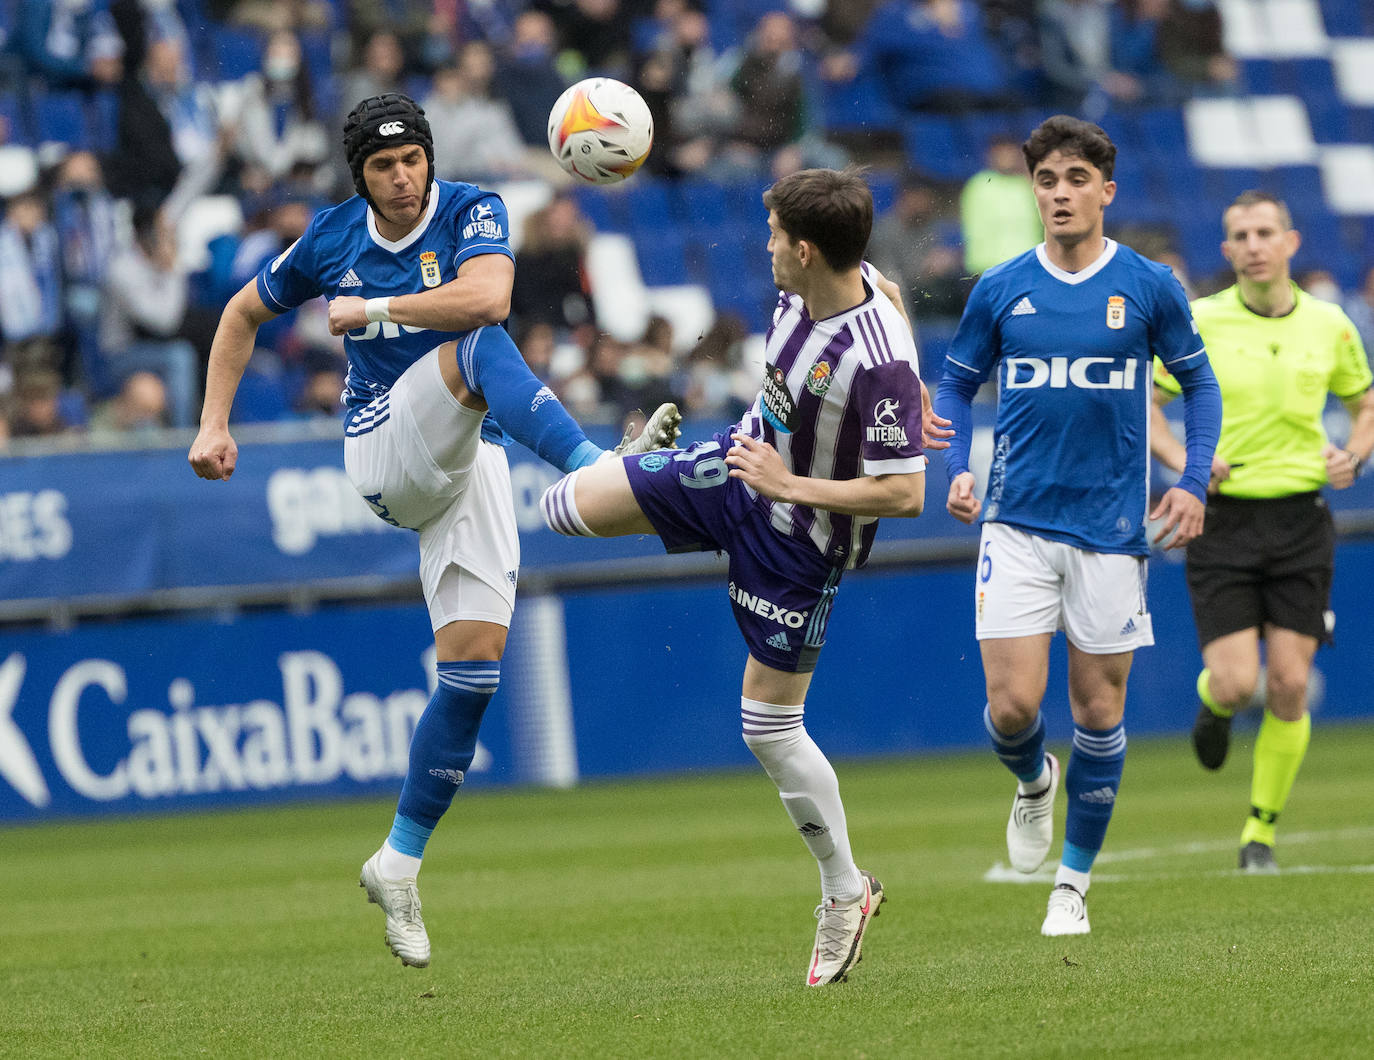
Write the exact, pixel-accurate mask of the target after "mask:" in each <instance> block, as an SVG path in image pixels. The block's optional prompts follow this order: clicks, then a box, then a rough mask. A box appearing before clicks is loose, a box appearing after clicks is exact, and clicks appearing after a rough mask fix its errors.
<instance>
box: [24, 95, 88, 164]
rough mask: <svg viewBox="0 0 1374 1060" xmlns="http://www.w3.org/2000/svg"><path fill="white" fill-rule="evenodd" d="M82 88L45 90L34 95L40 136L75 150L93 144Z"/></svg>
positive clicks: (82, 149)
mask: <svg viewBox="0 0 1374 1060" xmlns="http://www.w3.org/2000/svg"><path fill="white" fill-rule="evenodd" d="M82 104H83V100H82V95H81V93H80V92H44V93H41V94H38V95H35V96H34V100H33V106H34V116H35V120H36V122H37V126H38V130H37V139H38V141H39V142H40V143H41V142H43V141H46V140H55V141H58V142H59V143H64V144H68V145H69V146H70V147H71V148H72V149H73V150H77V151H84V150H87V149H89V148H90V146H91V141H90V134H89V131H88V129H87V125H86V112H85V108H84V107H83V105H82Z"/></svg>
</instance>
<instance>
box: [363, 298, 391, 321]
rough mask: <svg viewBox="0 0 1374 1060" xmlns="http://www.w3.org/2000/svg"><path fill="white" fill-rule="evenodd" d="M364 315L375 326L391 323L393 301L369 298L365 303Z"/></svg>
mask: <svg viewBox="0 0 1374 1060" xmlns="http://www.w3.org/2000/svg"><path fill="white" fill-rule="evenodd" d="M363 315H364V316H365V317H367V319H368V320H369V321H371V322H372V323H374V324H377V323H381V324H390V323H391V299H390V298H389V297H388V298H369V299H368V300H367V301H366V302H364V303H363Z"/></svg>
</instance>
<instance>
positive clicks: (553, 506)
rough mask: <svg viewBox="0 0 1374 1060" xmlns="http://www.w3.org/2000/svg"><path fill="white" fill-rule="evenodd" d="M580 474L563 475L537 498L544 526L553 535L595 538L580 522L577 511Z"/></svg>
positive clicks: (580, 516) (580, 517) (583, 523)
mask: <svg viewBox="0 0 1374 1060" xmlns="http://www.w3.org/2000/svg"><path fill="white" fill-rule="evenodd" d="M579 472H580V469H579V470H578V471H574V472H572V474H570V475H565V476H564V477H563V478H561V479H559V480H558V481H557V482H555V483H554V484H553V485H552V486H550V487H549V488H548V489H546V490H545V491H544V495H543V496H542V497H540V498H539V511H540V514H542V515H543V516H544V525H546V526H547V527H548V528H549V529H550V530H553V531H554V532H555V533H559V534H563V535H564V536H566V537H596V536H598V535H596V534H594V533H592V531H591V529H590V528H589V527H588V526H587V524H586V523H585V522H583V520H582V515H581V513H580V512H578V510H577V476H578V474H579Z"/></svg>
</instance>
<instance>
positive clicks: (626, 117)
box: [549, 77, 654, 184]
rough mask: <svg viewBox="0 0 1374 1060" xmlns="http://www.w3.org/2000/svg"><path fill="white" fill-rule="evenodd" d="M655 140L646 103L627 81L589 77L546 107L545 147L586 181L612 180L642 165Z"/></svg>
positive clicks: (563, 165)
mask: <svg viewBox="0 0 1374 1060" xmlns="http://www.w3.org/2000/svg"><path fill="white" fill-rule="evenodd" d="M653 144H654V119H653V116H652V115H651V114H650V113H649V105H648V104H647V103H645V102H644V99H643V97H642V96H640V94H639V93H638V92H636V91H635V90H634V89H633V88H631V87H630V86H629V85H627V84H624V83H623V82H621V81H616V80H614V79H613V78H609V77H589V78H587V79H586V80H585V81H579V82H577V84H575V85H573V86H571V87H570V88H569V89H568V90H567V91H566V92H564V93H563V94H562V95H561V96H559V97H558V102H557V103H555V104H554V105H553V110H551V111H549V150H550V151H552V152H553V156H554V158H556V159H558V164H559V165H560V166H562V167H563V168H564V169H565V170H567V171H568V172H569V173H571V174H572V175H573V176H574V177H575V178H576V179H578V180H580V181H582V182H583V183H586V184H615V183H617V182H618V181H622V180H624V179H625V178H626V177H628V176H629V175H630V174H631V173H633V172H634V171H635V170H637V169H638V168H639V167H640V166H641V165H643V164H644V160H645V159H646V158H648V157H649V149H650V148H651V147H653Z"/></svg>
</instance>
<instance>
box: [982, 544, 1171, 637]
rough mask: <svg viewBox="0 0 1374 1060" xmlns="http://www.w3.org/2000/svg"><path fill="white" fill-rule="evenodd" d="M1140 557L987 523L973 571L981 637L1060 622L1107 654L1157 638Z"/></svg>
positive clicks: (1027, 632) (1045, 628) (1049, 629)
mask: <svg viewBox="0 0 1374 1060" xmlns="http://www.w3.org/2000/svg"><path fill="white" fill-rule="evenodd" d="M1147 567H1148V564H1147V562H1146V559H1145V557H1143V556H1122V555H1116V554H1114V553H1108V552H1089V551H1087V550H1086V549H1081V548H1076V547H1075V546H1073V545H1068V544H1065V543H1063V542H1062V541H1051V540H1049V539H1048V538H1044V537H1038V536H1036V535H1035V534H1029V533H1027V532H1026V531H1024V530H1018V529H1016V528H1015V527H1012V526H1006V525H1004V524H1002V523H984V524H983V536H982V541H981V542H980V544H979V546H978V569H977V573H976V575H975V578H974V601H975V615H976V617H975V619H974V630H975V633H976V635H977V637H978V639H979V640H996V639H999V638H1003V637H1026V636H1031V635H1033V634H1036V633H1054V632H1055V631H1056V630H1059V629H1062V630H1063V631H1064V634H1065V636H1067V637H1068V638H1069V640H1070V641H1071V642H1072V643H1073V644H1074V646H1075V647H1077V648H1078V649H1080V650H1081V651H1085V652H1088V653H1090V654H1092V655H1110V654H1114V653H1116V652H1125V651H1134V650H1135V649H1136V648H1144V647H1147V646H1149V645H1151V644H1153V643H1154V642H1155V637H1154V627H1153V625H1152V624H1151V622H1150V612H1149V609H1148V607H1147V605H1146V599H1145V582H1146V571H1147Z"/></svg>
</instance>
